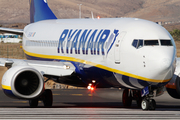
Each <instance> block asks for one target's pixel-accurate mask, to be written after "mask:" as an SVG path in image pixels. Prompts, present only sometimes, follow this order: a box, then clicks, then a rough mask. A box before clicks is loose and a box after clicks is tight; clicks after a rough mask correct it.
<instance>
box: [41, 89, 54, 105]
mask: <svg viewBox="0 0 180 120" xmlns="http://www.w3.org/2000/svg"><path fill="white" fill-rule="evenodd" d="M43 94H44V99H43V103H44V106H45V107H52V103H53V95H52V91H51V90H49V89H47V90H45V91H44V93H43Z"/></svg>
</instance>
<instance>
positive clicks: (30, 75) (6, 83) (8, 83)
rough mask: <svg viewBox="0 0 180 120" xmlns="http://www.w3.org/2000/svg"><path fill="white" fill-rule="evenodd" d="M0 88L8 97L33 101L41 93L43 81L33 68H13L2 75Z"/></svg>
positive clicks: (26, 66)
mask: <svg viewBox="0 0 180 120" xmlns="http://www.w3.org/2000/svg"><path fill="white" fill-rule="evenodd" d="M2 88H3V90H4V93H5V94H6V95H7V96H9V97H13V98H18V99H28V100H29V99H34V98H37V97H39V96H40V95H41V94H42V93H43V91H44V79H43V76H42V74H41V73H40V72H39V71H37V70H36V69H34V68H33V67H30V66H28V65H25V66H15V67H12V68H10V69H9V70H8V71H7V72H6V73H5V74H4V76H3V78H2Z"/></svg>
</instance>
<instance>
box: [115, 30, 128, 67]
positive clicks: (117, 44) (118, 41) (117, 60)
mask: <svg viewBox="0 0 180 120" xmlns="http://www.w3.org/2000/svg"><path fill="white" fill-rule="evenodd" d="M125 35H126V31H123V32H121V33H120V35H118V37H117V39H116V41H115V49H114V52H115V53H114V55H115V56H114V59H115V63H116V64H120V47H121V43H122V41H123V38H124V36H125Z"/></svg>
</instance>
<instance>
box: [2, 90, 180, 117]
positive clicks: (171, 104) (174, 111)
mask: <svg viewBox="0 0 180 120" xmlns="http://www.w3.org/2000/svg"><path fill="white" fill-rule="evenodd" d="M52 91H53V96H54V102H53V106H52V108H45V107H44V106H43V103H42V102H41V101H40V102H39V106H38V108H30V107H29V104H28V101H26V100H17V99H11V98H8V97H6V96H5V95H4V94H3V92H2V91H1V90H0V120H2V119H5V120H7V119H23V120H24V119H29V120H30V119H31V120H32V119H33V120H39V119H45V120H47V119H49V120H50V119H51V120H53V119H65V120H67V119H68V120H71V119H72V120H77V119H78V120H79V119H83V120H86V119H105V120H110V119H111V120H112V119H125V120H130V119H131V120H132V119H146V120H147V119H154V120H159V119H161V120H162V119H171V120H172V119H180V100H178V99H174V98H171V97H170V96H169V95H168V93H167V92H165V93H164V94H163V95H162V96H159V97H156V98H155V100H156V103H157V108H156V110H155V111H142V110H141V108H138V107H137V105H136V102H135V101H134V102H133V104H132V107H130V108H124V107H123V105H122V90H118V89H97V90H95V91H94V92H90V91H88V90H86V89H75V90H74V89H72V90H71V89H70V90H69V89H67V90H52Z"/></svg>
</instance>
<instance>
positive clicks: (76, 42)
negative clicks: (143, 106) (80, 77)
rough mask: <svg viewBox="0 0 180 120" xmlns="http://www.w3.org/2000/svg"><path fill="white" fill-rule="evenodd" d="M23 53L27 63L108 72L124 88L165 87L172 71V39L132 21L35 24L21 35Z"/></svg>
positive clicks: (157, 29) (144, 23)
mask: <svg viewBox="0 0 180 120" xmlns="http://www.w3.org/2000/svg"><path fill="white" fill-rule="evenodd" d="M140 43H141V45H138V44H140ZM23 48H24V51H25V53H26V55H27V58H28V59H43V60H65V61H71V62H77V63H82V64H84V66H83V67H84V68H88V67H91V66H94V67H97V68H100V69H103V70H106V71H109V72H111V73H113V74H114V77H115V78H116V80H117V81H118V83H119V84H120V85H121V86H124V87H128V88H144V86H148V85H157V84H159V83H167V82H168V81H169V80H170V79H171V78H172V76H173V73H174V69H175V66H174V63H175V57H176V48H175V43H174V40H173V38H172V37H171V35H170V34H169V33H168V32H167V31H166V30H165V29H164V28H163V27H161V26H160V25H157V24H155V23H153V22H150V21H146V20H141V19H134V18H113V19H111V18H109V19H81V20H80V19H71V20H69V19H61V20H46V21H41V22H37V23H33V24H30V25H28V26H27V27H25V29H24V36H23ZM78 67H79V69H81V67H80V66H78ZM126 81H128V83H129V84H128V83H127V82H126ZM143 82H145V84H144V83H143ZM117 86H118V85H117Z"/></svg>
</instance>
